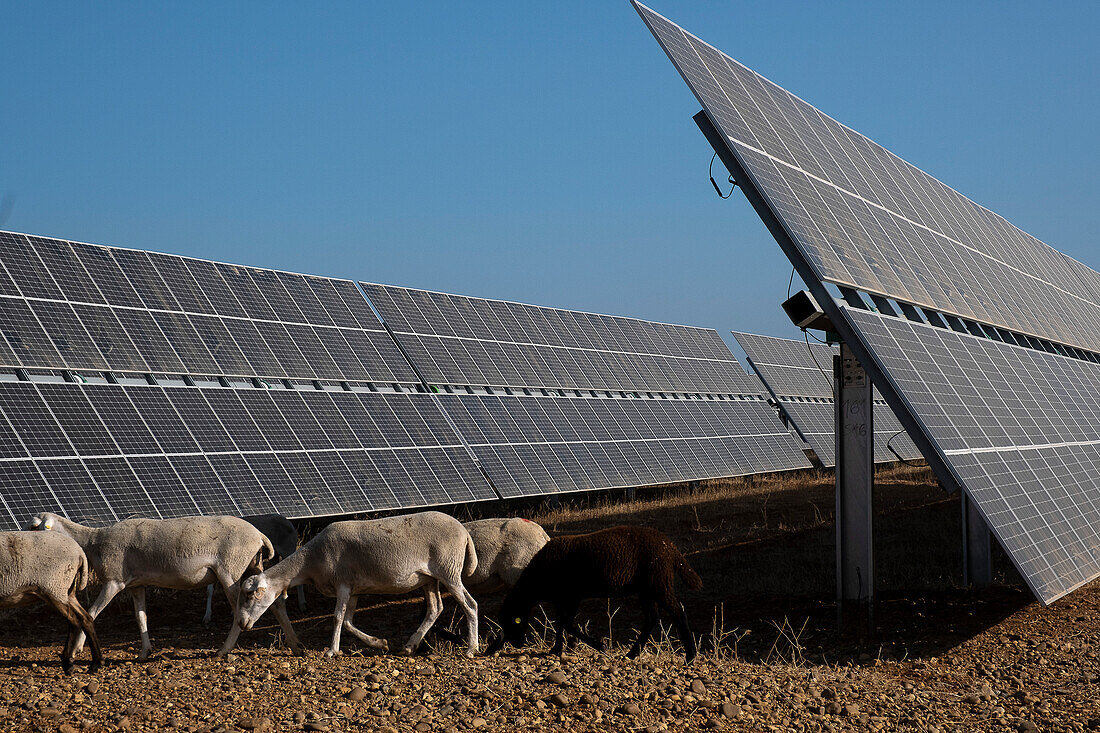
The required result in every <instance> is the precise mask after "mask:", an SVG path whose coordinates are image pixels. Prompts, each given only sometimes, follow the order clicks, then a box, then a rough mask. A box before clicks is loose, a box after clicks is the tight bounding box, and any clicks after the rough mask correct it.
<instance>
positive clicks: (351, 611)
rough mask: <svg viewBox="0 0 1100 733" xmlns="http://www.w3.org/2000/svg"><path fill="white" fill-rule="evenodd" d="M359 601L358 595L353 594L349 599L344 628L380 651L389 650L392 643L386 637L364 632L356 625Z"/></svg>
mask: <svg viewBox="0 0 1100 733" xmlns="http://www.w3.org/2000/svg"><path fill="white" fill-rule="evenodd" d="M358 603H359V597H358V596H352V597H351V598H350V599H348V610H347V613H346V614H345V616H344V628H345V629H347V630H348V631H349V632H350V633H351V634H353V635H354V636H355V638H356V639H358V640H359V641H361V642H363V643H364V644H366V645H367V646H369V647H370V648H371V649H377V650H378V651H382V652H388V651H389V650H390V643H389V642H388V641H386V640H385V639H379V638H378V637H375V636H371V635H370V634H367V633H364V632H362V631H360V630H359V629H357V628H356V627H355V624H353V623H352V620H353V619H354V618H355V607H356V605H358Z"/></svg>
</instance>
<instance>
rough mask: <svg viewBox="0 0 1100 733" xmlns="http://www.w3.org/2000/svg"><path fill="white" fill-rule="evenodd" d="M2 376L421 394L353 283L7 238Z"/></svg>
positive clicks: (1, 288) (0, 251) (0, 330)
mask: <svg viewBox="0 0 1100 733" xmlns="http://www.w3.org/2000/svg"><path fill="white" fill-rule="evenodd" d="M0 265H2V267H0V269H2V271H3V274H2V275H0V336H2V338H0V367H26V368H39V367H43V368H54V369H70V370H78V371H80V370H109V371H139V372H150V373H160V374H187V375H195V374H222V375H232V376H245V377H259V378H264V379H331V380H348V381H372V382H382V383H393V382H416V381H418V380H417V378H416V376H415V374H413V372H412V370H411V369H410V368H409V367H408V363H407V362H406V361H405V359H404V358H403V357H402V356H401V354H400V353H399V352H398V350H397V349H396V347H395V346H394V344H393V341H392V339H391V338H390V336H389V335H388V334H387V333H386V331H385V329H384V328H383V327H382V324H381V323H380V322H379V321H378V319H377V317H375V315H374V313H373V312H372V311H371V309H370V307H369V306H368V305H367V302H366V299H365V298H364V297H363V295H362V293H361V292H360V290H359V289H358V287H357V286H356V285H355V283H353V282H351V281H348V280H339V279H334V278H324V277H316V276H312V275H298V274H294V273H288V272H277V271H275V270H265V269H261V268H256V267H241V266H238V265H227V264H222V263H215V262H209V261H206V260H197V259H193V258H187V257H179V256H176V255H168V254H160V253H156V252H144V251H140V250H128V249H121V248H117V247H103V246H99V245H91V244H82V243H77V242H66V241H62V240H56V239H46V238H43V237H35V236H28V235H25V234H17V233H13V232H0Z"/></svg>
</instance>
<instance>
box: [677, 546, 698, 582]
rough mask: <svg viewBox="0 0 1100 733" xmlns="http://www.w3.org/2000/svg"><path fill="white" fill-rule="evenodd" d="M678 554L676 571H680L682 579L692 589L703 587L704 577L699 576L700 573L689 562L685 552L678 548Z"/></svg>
mask: <svg viewBox="0 0 1100 733" xmlns="http://www.w3.org/2000/svg"><path fill="white" fill-rule="evenodd" d="M676 555H677V558H676V572H677V573H679V575H680V580H682V581H684V585H686V586H687V587H688V588H691V589H692V590H699V589H701V588H702V587H703V579H702V578H700V577H699V573H697V572H695V570H694V568H692V567H691V565H689V564H688V561H687V559H686V558H685V557H684V555H683V553H681V552H680V551H679V550H677V551H676Z"/></svg>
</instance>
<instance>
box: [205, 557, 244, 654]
mask: <svg viewBox="0 0 1100 733" xmlns="http://www.w3.org/2000/svg"><path fill="white" fill-rule="evenodd" d="M212 570H213V572H214V577H216V578H217V579H218V582H219V583H221V586H222V591H224V592H225V598H226V600H227V601H229V607H230V608H232V609H233V621H232V624H233V625H232V626H230V627H229V636H227V637H226V638H225V643H224V644H222V648H221V649H219V650H218V653H217V654H215V655H214V656H215V657H219V658H220V657H224V656H225V655H226V654H228V653H229V652H231V651H233V647H235V646H237V638H238V637H239V636H240V635H241V624H240V618H241V609H240V604H239V603H238V601H239V600H240V593H239V589H240V582H239V581H236V580H234V579H233V578H232V576H230V575H229V571H228V570H226V569H225V568H223V567H222V566H221V565H218V566H216V567H214V568H212Z"/></svg>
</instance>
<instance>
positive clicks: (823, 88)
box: [0, 0, 1100, 335]
mask: <svg viewBox="0 0 1100 733" xmlns="http://www.w3.org/2000/svg"><path fill="white" fill-rule="evenodd" d="M652 6H653V7H654V9H655V10H657V11H659V12H661V13H663V14H665V15H667V16H668V17H670V18H671V19H672V20H674V21H676V22H678V23H680V24H681V25H683V26H684V27H685V28H687V29H688V30H689V31H692V32H694V33H696V34H698V35H700V36H701V37H702V38H704V39H706V40H708V41H710V42H711V43H713V44H714V45H716V46H718V47H719V48H721V49H723V50H725V51H726V52H728V53H730V54H731V55H732V56H734V57H735V58H737V59H739V60H741V61H742V62H744V63H746V64H747V65H749V66H750V67H752V68H754V69H756V70H757V71H759V72H761V73H763V74H764V75H766V76H768V77H769V78H771V79H773V80H774V81H776V82H777V83H779V84H781V85H783V86H785V87H787V88H788V89H790V90H791V91H793V92H795V93H796V94H798V95H800V96H802V97H803V98H804V99H806V100H808V101H809V102H811V103H812V104H815V105H817V106H818V107H820V108H821V109H823V110H824V111H825V112H827V113H829V114H831V115H832V116H834V117H836V118H837V119H839V120H840V121H842V122H845V123H847V124H849V125H851V126H852V127H854V128H855V129H857V130H859V131H861V132H863V133H864V134H867V135H869V136H870V137H872V138H873V139H875V140H877V141H878V142H880V143H882V144H883V145H885V146H886V147H888V148H890V149H892V150H893V151H894V152H896V153H898V154H899V155H901V156H902V157H904V158H907V159H908V160H910V161H912V162H913V163H915V164H916V165H917V166H919V167H921V168H923V169H925V170H927V171H928V172H930V173H932V174H933V175H935V176H937V177H938V178H940V179H941V180H943V181H945V182H946V183H948V184H949V185H951V186H954V187H955V188H957V189H959V190H960V191H962V192H963V193H964V194H966V195H968V196H970V197H971V198H973V199H975V200H976V201H978V202H979V203H982V204H984V205H986V206H989V207H990V208H991V209H993V210H994V211H996V212H998V213H1000V214H1002V215H1004V216H1006V217H1007V218H1008V219H1009V220H1010V221H1012V222H1014V223H1015V224H1017V225H1018V226H1020V227H1022V228H1023V229H1025V230H1027V231H1029V232H1031V233H1032V234H1034V235H1036V236H1038V237H1039V238H1041V239H1043V240H1044V241H1046V242H1048V243H1049V244H1051V245H1053V246H1054V247H1057V248H1058V249H1061V250H1062V251H1065V252H1067V253H1069V254H1071V255H1073V256H1075V257H1077V258H1079V259H1082V260H1084V261H1085V262H1087V263H1089V264H1091V265H1092V266H1094V267H1097V266H1100V252H1098V251H1097V245H1096V241H1097V240H1096V233H1097V231H1100V201H1098V200H1097V184H1096V178H1097V175H1098V171H1100V145H1098V144H1097V139H1096V134H1097V130H1098V129H1100V99H1098V91H1097V90H1098V88H1100V84H1098V70H1100V50H1098V49H1100V43H1097V40H1096V36H1097V32H1098V31H1100V3H1096V2H1091V1H1090V2H1076V3H1026V4H1025V3H1007V2H981V3H957V2H942V3H941V2H936V3H932V2H925V3H909V4H905V7H902V4H900V3H876V4H872V3H833V2H829V3H820V2H812V3H799V4H793V3H792V4H780V3H740V2H738V3H732V2H725V3H717V2H706V3H699V2H695V3H686V2H672V1H671V0H669V1H667V2H660V1H659V0H653V3H652ZM2 17H3V22H2V23H0V65H2V68H3V70H4V71H3V74H2V75H0V110H2V114H0V192H3V193H8V194H14V195H15V196H16V200H15V208H14V210H13V212H12V214H11V216H10V217H9V218H8V220H7V222H6V223H5V225H4V228H7V229H15V230H20V231H29V232H33V233H40V234H46V235H55V236H60V237H67V238H72V239H79V240H83V241H89V242H96V243H103V244H118V245H123V246H130V247H138V248H145V249H154V250H161V251H167V252H177V253H180V254H187V255H194V256H198V257H208V258H215V259H223V260H229V261H235V262H241V263H245V264H252V265H261V266H267V267H276V268H286V269H291V270H296V271H302V272H311V273H318V274H327V275H339V276H345V277H355V278H362V279H367V280H374V281H380V282H385V283H392V284H399V285H411V286H417V287H426V288H432V289H438V290H445V291H451V292H459V293H466V294H471V295H480V296H488V297H499V298H508V299H517V300H523V301H527V302H533V303H539V304H545V305H555V306H562V307H568V308H577V309H584V310H594V311H600V312H606V313H616V314H624V315H632V316H639V317H644V318H652V319H656V320H662V321H673V322H681V323H690V324H695V325H703V326H711V327H714V328H717V329H719V330H720V331H722V332H723V333H724V332H725V331H728V330H729V329H731V328H735V329H742V330H749V331H757V332H763V333H771V334H775V335H795V334H796V333H797V332H796V331H794V330H793V327H791V326H790V325H789V323H788V322H787V321H786V319H785V317H784V316H783V315H782V312H781V311H780V309H779V307H778V304H779V302H780V301H781V300H782V298H783V296H784V294H785V291H786V286H787V277H788V275H789V272H790V268H789V265H787V264H786V260H785V259H784V258H783V257H782V255H781V254H780V252H779V249H778V247H777V246H776V245H775V243H774V242H773V240H772V239H771V237H770V236H769V235H768V233H767V231H766V230H765V229H764V227H763V225H762V224H760V222H759V220H758V219H757V218H756V216H755V214H754V213H753V212H752V210H751V208H750V207H749V206H748V204H747V203H746V202H745V200H744V198H743V197H742V196H741V194H737V195H736V196H734V197H733V198H732V199H730V200H729V201H720V200H719V199H718V198H717V197H716V196H715V195H714V192H713V190H712V189H711V187H710V183H709V182H708V181H707V175H706V170H707V163H708V161H709V158H710V148H709V147H708V145H707V143H706V141H705V140H704V139H703V137H702V135H701V134H700V133H699V132H698V130H697V129H696V127H695V125H694V123H693V122H692V121H691V116H692V114H693V113H695V112H696V111H697V109H698V108H697V106H696V103H695V101H694V99H693V98H692V96H691V94H690V92H689V91H688V89H687V87H686V86H685V85H684V83H683V82H682V81H681V79H680V78H679V76H678V75H677V73H676V71H675V69H674V68H673V67H672V65H671V64H670V63H669V62H668V60H667V59H666V58H665V55H664V53H663V52H662V51H661V49H660V47H659V46H658V45H657V43H656V42H655V41H654V40H653V38H652V37H651V36H650V34H649V32H648V31H647V30H646V28H645V26H644V25H643V24H642V22H641V20H640V19H639V18H638V17H637V15H636V14H635V12H634V10H633V9H632V8H631V6H630V5H629V3H628V2H626V0H616V1H615V2H575V3H553V4H543V3H526V2H506V3H496V4H489V3H431V2H428V3H369V4H367V3H340V4H325V5H323V6H322V7H320V8H318V7H314V6H313V5H310V6H308V7H307V6H306V5H305V4H304V3H293V4H290V3H272V4H267V3H233V4H228V3H175V4H168V3H128V4H114V3H71V4H70V3H6V4H5V7H4V10H3V16H2Z"/></svg>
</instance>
